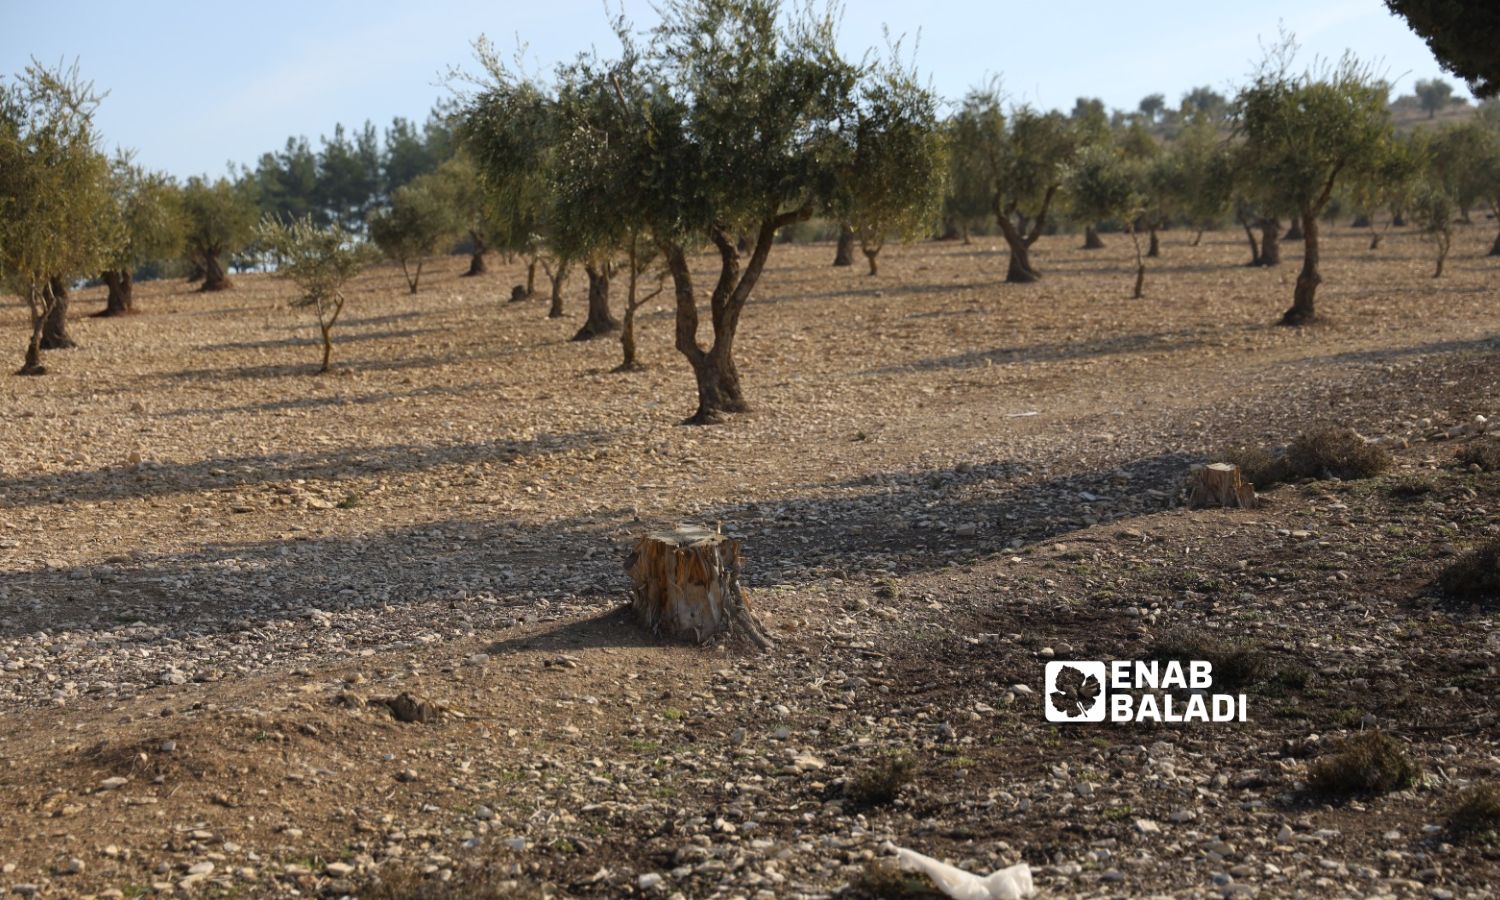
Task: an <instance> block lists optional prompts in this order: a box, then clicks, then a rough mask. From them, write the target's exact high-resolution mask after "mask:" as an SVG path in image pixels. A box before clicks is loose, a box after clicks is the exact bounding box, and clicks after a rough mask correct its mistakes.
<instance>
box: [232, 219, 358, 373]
mask: <svg viewBox="0 0 1500 900" xmlns="http://www.w3.org/2000/svg"><path fill="white" fill-rule="evenodd" d="M256 237H257V239H258V240H259V242H260V243H261V245H262V246H264V247H265V248H266V249H267V250H269V251H270V252H272V253H274V254H275V255H276V259H277V267H276V275H277V276H278V277H280V278H288V279H291V280H292V281H293V282H295V283H296V285H297V287H298V289H300V290H301V291H302V296H301V297H299V298H298V299H297V300H296V301H295V302H294V304H293V305H295V306H301V307H308V308H311V309H312V310H313V311H314V312H315V313H316V314H317V317H318V331H319V333H320V334H321V335H322V337H323V366H322V368H320V369H318V374H320V375H321V374H323V373H325V372H327V371H329V369H330V368H332V362H333V327H334V326H335V325H337V324H338V321H339V315H340V314H341V313H343V311H344V301H345V297H344V285H345V284H347V283H348V282H349V280H350V279H351V278H353V277H354V276H355V275H358V274H359V273H360V271H361V270H362V269H364V268H365V267H366V266H367V265H369V264H370V262H371V257H372V255H373V254H372V253H371V248H370V245H369V244H366V243H363V242H361V241H359V240H358V239H356V238H355V237H354V235H352V234H350V233H349V232H348V231H346V230H345V229H344V227H343V226H342V225H339V224H337V223H334V224H332V225H329V226H327V227H324V228H319V227H318V226H317V225H315V224H313V220H312V217H311V216H308V217H306V218H302V219H296V220H293V221H292V222H290V223H282V222H278V221H276V220H274V219H267V220H265V221H263V222H262V223H261V224H260V227H259V228H258V229H257V230H256Z"/></svg>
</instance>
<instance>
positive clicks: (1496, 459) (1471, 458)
mask: <svg viewBox="0 0 1500 900" xmlns="http://www.w3.org/2000/svg"><path fill="white" fill-rule="evenodd" d="M1458 461H1459V463H1460V464H1462V465H1465V466H1478V467H1479V469H1480V470H1481V471H1484V472H1500V441H1495V440H1488V439H1487V440H1482V441H1475V442H1474V443H1472V444H1466V445H1465V446H1464V448H1463V449H1462V450H1459V451H1458Z"/></svg>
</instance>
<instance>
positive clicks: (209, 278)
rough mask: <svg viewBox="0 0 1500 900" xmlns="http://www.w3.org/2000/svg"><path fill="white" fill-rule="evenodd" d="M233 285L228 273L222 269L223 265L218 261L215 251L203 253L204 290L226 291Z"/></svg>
mask: <svg viewBox="0 0 1500 900" xmlns="http://www.w3.org/2000/svg"><path fill="white" fill-rule="evenodd" d="M232 287H234V283H233V282H231V281H230V280H229V275H228V274H226V273H225V271H224V265H223V264H222V263H220V262H219V254H218V253H217V252H213V253H205V254H203V287H202V288H200V290H204V291H227V290H229V289H230V288H232Z"/></svg>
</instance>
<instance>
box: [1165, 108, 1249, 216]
mask: <svg viewBox="0 0 1500 900" xmlns="http://www.w3.org/2000/svg"><path fill="white" fill-rule="evenodd" d="M1210 93H1211V92H1210ZM1214 96H1217V95H1214ZM1221 99H1222V98H1221ZM1205 102H1206V101H1205ZM1214 121H1215V120H1214V119H1212V118H1210V117H1208V116H1207V115H1200V116H1194V117H1191V118H1190V119H1189V120H1188V123H1187V125H1186V126H1185V127H1184V128H1183V129H1182V132H1181V133H1180V134H1178V136H1177V140H1176V141H1174V142H1173V143H1172V146H1171V149H1170V151H1169V152H1170V153H1171V155H1172V161H1173V166H1174V167H1175V169H1176V172H1177V180H1176V188H1177V192H1178V193H1177V197H1176V199H1175V203H1176V206H1177V209H1178V210H1179V212H1180V213H1181V214H1182V216H1183V218H1184V219H1186V220H1187V222H1188V224H1189V225H1190V226H1191V227H1192V228H1193V229H1194V231H1195V234H1194V236H1193V246H1197V245H1198V242H1199V241H1200V240H1202V238H1203V231H1204V229H1206V228H1212V227H1214V226H1216V225H1217V224H1218V223H1219V222H1220V221H1221V220H1222V218H1223V216H1224V213H1225V211H1226V210H1227V209H1228V208H1229V201H1230V195H1231V194H1232V193H1233V191H1234V170H1233V165H1232V160H1231V155H1230V150H1229V146H1228V143H1227V142H1226V141H1225V140H1224V139H1223V138H1222V137H1221V136H1220V135H1219V129H1218V128H1217V127H1216V126H1215V125H1214Z"/></svg>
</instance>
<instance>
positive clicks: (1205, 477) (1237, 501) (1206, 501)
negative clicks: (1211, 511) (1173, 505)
mask: <svg viewBox="0 0 1500 900" xmlns="http://www.w3.org/2000/svg"><path fill="white" fill-rule="evenodd" d="M1188 506H1191V507H1192V508H1193V509H1202V508H1204V507H1209V506H1218V507H1238V508H1240V509H1254V508H1255V485H1253V484H1251V483H1250V482H1248V481H1245V480H1243V479H1242V478H1240V467H1239V466H1236V465H1232V464H1230V463H1209V464H1208V465H1206V466H1194V467H1193V470H1192V471H1191V472H1189V473H1188Z"/></svg>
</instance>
